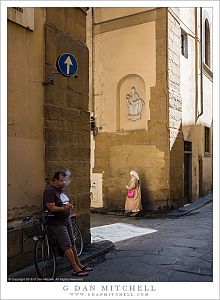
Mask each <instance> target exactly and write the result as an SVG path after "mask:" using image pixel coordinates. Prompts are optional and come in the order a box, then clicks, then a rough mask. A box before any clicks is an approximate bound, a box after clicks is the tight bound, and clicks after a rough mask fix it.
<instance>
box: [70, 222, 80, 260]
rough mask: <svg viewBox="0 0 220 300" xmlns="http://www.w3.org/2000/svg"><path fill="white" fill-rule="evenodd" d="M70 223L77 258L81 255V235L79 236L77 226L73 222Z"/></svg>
mask: <svg viewBox="0 0 220 300" xmlns="http://www.w3.org/2000/svg"><path fill="white" fill-rule="evenodd" d="M71 223H72V229H73V236H74V240H75V246H76V251H77V254H78V256H80V255H81V254H82V250H83V239H82V235H81V232H80V229H79V226H78V225H77V224H76V223H75V222H74V221H73V220H71Z"/></svg>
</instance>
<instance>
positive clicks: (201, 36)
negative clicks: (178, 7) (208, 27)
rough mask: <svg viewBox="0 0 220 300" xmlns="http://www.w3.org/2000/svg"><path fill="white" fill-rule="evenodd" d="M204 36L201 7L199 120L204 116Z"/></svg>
mask: <svg viewBox="0 0 220 300" xmlns="http://www.w3.org/2000/svg"><path fill="white" fill-rule="evenodd" d="M202 44H203V35H202V7H200V76H201V84H200V86H201V111H200V113H199V115H198V118H199V117H200V116H201V115H202V114H203V51H202Z"/></svg>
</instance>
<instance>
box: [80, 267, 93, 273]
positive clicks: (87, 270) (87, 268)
mask: <svg viewBox="0 0 220 300" xmlns="http://www.w3.org/2000/svg"><path fill="white" fill-rule="evenodd" d="M81 269H82V271H84V272H90V271H92V268H90V267H88V266H84V267H82V268H81Z"/></svg>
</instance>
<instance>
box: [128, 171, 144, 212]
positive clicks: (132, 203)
mask: <svg viewBox="0 0 220 300" xmlns="http://www.w3.org/2000/svg"><path fill="white" fill-rule="evenodd" d="M130 175H131V179H130V181H129V184H128V185H126V189H127V198H126V201H125V213H127V214H130V213H131V214H130V215H131V216H136V215H137V214H138V213H139V211H140V210H141V209H142V205H141V187H140V179H139V176H138V174H137V172H135V171H133V170H132V171H131V172H130Z"/></svg>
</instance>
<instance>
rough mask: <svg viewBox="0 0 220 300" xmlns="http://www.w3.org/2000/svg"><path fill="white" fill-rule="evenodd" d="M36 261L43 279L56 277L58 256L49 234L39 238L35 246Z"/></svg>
mask: <svg viewBox="0 0 220 300" xmlns="http://www.w3.org/2000/svg"><path fill="white" fill-rule="evenodd" d="M34 262H35V268H36V271H37V274H38V276H39V277H40V278H41V279H45V280H46V279H54V278H55V275H56V257H55V254H54V250H53V248H52V246H51V243H50V241H49V240H48V238H47V236H45V237H42V238H39V239H38V241H37V242H36V244H35V248H34Z"/></svg>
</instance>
